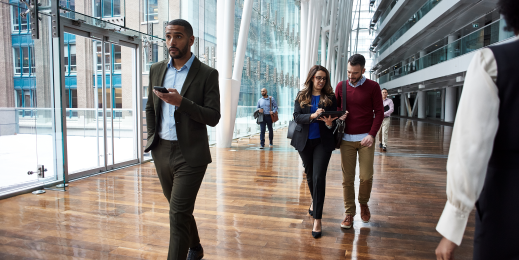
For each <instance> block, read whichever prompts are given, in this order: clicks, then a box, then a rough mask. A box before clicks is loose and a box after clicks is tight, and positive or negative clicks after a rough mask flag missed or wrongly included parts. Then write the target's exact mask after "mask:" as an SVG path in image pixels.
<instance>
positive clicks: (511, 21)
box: [497, 0, 519, 32]
mask: <svg viewBox="0 0 519 260" xmlns="http://www.w3.org/2000/svg"><path fill="white" fill-rule="evenodd" d="M497 6H499V13H501V14H502V15H503V16H504V17H505V21H506V24H507V26H506V27H505V30H507V31H514V30H515V31H516V32H518V31H519V1H517V0H499V3H498V4H497Z"/></svg>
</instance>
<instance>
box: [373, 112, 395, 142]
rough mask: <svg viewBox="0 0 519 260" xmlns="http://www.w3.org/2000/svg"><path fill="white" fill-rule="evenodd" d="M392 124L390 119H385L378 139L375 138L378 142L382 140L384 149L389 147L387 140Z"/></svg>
mask: <svg viewBox="0 0 519 260" xmlns="http://www.w3.org/2000/svg"><path fill="white" fill-rule="evenodd" d="M390 122H391V120H390V117H384V120H383V121H382V126H381V127H380V129H379V130H378V133H377V138H375V139H376V140H377V141H378V140H379V139H382V141H381V143H382V146H383V147H386V146H387V139H388V136H389V123H390Z"/></svg>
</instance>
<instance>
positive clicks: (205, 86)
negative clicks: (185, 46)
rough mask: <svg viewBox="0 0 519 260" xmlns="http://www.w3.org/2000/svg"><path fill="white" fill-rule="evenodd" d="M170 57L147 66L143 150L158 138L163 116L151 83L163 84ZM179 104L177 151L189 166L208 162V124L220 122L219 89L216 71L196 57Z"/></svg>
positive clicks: (149, 147) (154, 84)
mask: <svg viewBox="0 0 519 260" xmlns="http://www.w3.org/2000/svg"><path fill="white" fill-rule="evenodd" d="M168 62H169V59H167V60H163V61H161V62H157V63H155V64H153V65H152V66H151V68H150V74H149V84H148V86H149V87H148V103H146V124H147V130H148V143H147V144H146V148H145V150H144V151H145V152H148V151H150V150H153V148H154V147H155V146H156V145H157V143H158V141H159V139H160V137H159V134H158V132H159V130H160V124H161V122H160V121H161V118H162V106H161V102H162V101H161V100H160V99H159V98H158V97H157V95H155V94H154V93H153V86H162V85H163V82H164V77H165V76H166V70H167V65H168ZM180 95H182V103H181V104H180V106H179V107H178V109H177V110H176V111H175V115H174V116H175V122H176V123H175V124H176V129H177V136H178V142H179V145H180V150H181V151H182V155H183V156H184V158H185V160H186V162H187V164H188V165H189V166H191V167H198V166H203V165H207V164H209V163H211V153H210V151H209V140H208V136H207V127H206V126H207V125H209V126H216V125H217V124H218V121H220V90H219V86H218V71H217V70H215V69H213V68H211V67H209V66H207V65H205V64H203V63H201V62H200V60H198V58H196V57H195V59H194V60H193V64H192V65H191V68H190V69H189V72H188V74H187V77H186V81H185V82H184V85H183V86H182V91H181V93H180Z"/></svg>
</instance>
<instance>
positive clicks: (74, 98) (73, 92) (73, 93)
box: [70, 89, 77, 108]
mask: <svg viewBox="0 0 519 260" xmlns="http://www.w3.org/2000/svg"><path fill="white" fill-rule="evenodd" d="M70 96H71V99H72V104H71V108H77V89H70Z"/></svg>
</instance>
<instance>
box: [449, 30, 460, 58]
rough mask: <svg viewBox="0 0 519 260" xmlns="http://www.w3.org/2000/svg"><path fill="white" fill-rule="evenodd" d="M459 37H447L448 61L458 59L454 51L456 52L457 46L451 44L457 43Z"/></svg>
mask: <svg viewBox="0 0 519 260" xmlns="http://www.w3.org/2000/svg"><path fill="white" fill-rule="evenodd" d="M457 38H458V37H457V36H456V35H452V34H451V35H449V36H447V44H448V45H447V60H450V59H453V58H455V57H456V54H455V53H454V51H455V50H456V46H455V45H456V44H451V43H453V42H454V41H456V39H457Z"/></svg>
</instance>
